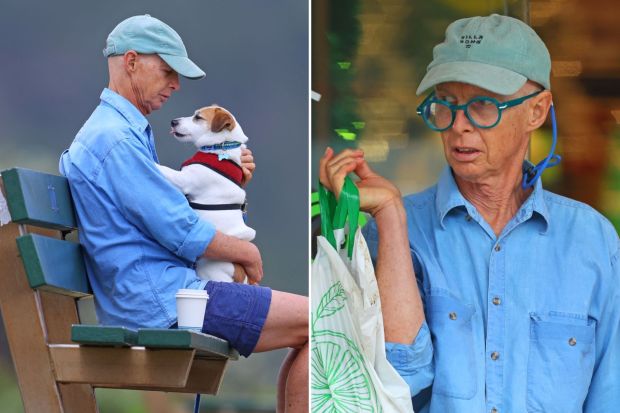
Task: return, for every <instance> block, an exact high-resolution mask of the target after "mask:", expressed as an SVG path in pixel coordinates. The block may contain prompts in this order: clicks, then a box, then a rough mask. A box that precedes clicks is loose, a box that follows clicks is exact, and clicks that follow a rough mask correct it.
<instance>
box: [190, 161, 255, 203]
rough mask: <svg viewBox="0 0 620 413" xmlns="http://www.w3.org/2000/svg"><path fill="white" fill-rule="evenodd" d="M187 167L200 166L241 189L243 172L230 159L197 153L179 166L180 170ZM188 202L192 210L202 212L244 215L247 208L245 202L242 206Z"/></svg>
mask: <svg viewBox="0 0 620 413" xmlns="http://www.w3.org/2000/svg"><path fill="white" fill-rule="evenodd" d="M187 165H202V166H204V167H206V168H209V169H211V170H212V171H214V172H217V173H218V174H220V175H222V176H223V177H224V178H226V179H228V180H229V181H231V182H233V183H234V184H235V185H237V186H238V187H239V188H241V181H242V180H243V170H242V169H241V167H240V166H239V165H238V164H237V163H236V162H234V161H231V160H230V159H219V155H218V154H216V153H207V152H202V151H198V152H196V153H195V154H194V156H192V157H191V158H189V159H188V160H186V161H185V162H183V164H181V168H183V167H185V166H187ZM188 202H189V205H190V206H191V207H192V208H194V209H200V210H203V211H224V210H234V209H240V210H241V211H242V212H244V213H245V212H246V207H247V202H244V203H243V204H199V203H196V202H191V201H188Z"/></svg>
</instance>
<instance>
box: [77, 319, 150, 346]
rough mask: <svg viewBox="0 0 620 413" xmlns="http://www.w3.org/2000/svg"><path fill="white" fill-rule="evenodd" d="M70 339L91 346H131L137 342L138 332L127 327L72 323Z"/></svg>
mask: <svg viewBox="0 0 620 413" xmlns="http://www.w3.org/2000/svg"><path fill="white" fill-rule="evenodd" d="M71 340H72V341H73V342H75V343H79V344H83V345H91V346H114V347H131V346H135V345H136V344H137V343H138V332H137V331H136V330H132V329H130V328H127V327H117V326H90V325H82V324H74V325H72V326H71Z"/></svg>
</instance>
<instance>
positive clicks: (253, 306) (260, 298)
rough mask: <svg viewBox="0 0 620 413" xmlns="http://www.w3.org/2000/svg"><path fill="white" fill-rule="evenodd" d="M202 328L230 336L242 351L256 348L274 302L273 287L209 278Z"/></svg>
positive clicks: (232, 342)
mask: <svg viewBox="0 0 620 413" xmlns="http://www.w3.org/2000/svg"><path fill="white" fill-rule="evenodd" d="M205 290H207V293H209V301H207V310H206V311H205V318H204V322H203V325H202V332H203V333H206V334H211V335H213V336H216V337H220V338H223V339H225V340H227V341H228V342H229V343H230V345H231V346H232V347H233V348H235V349H236V350H237V351H238V352H239V354H241V355H242V356H244V357H248V356H249V355H250V354H252V351H254V348H255V347H256V343H258V338H259V337H260V333H261V331H262V330H263V326H264V325H265V320H266V319H267V313H268V312H269V306H270V304H271V289H270V288H268V287H261V286H258V285H247V284H238V283H234V282H218V281H209V282H207V285H206V287H205Z"/></svg>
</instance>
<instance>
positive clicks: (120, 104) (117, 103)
mask: <svg viewBox="0 0 620 413" xmlns="http://www.w3.org/2000/svg"><path fill="white" fill-rule="evenodd" d="M100 99H101V101H102V102H105V103H107V104H108V105H110V106H112V107H113V108H114V109H116V110H117V111H118V112H119V113H120V114H121V115H123V117H124V118H125V119H127V122H129V123H130V124H131V125H132V126H134V127H136V128H137V129H139V130H140V131H143V132H147V128H148V127H149V121H148V120H147V119H146V118H145V117H144V115H143V114H142V113H141V112H140V111H139V110H138V108H136V107H135V106H134V105H133V103H131V102H130V101H129V100H127V99H125V98H124V97H123V96H121V95H119V94H118V93H116V92H114V91H112V90H110V89H108V88H105V89H103V92H101V96H100ZM147 134H148V133H147Z"/></svg>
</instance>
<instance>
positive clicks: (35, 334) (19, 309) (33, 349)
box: [0, 223, 97, 413]
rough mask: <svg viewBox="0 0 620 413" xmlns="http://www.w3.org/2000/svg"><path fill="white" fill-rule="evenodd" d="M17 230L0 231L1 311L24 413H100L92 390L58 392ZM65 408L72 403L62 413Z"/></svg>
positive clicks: (12, 226) (13, 226)
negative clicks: (18, 243)
mask: <svg viewBox="0 0 620 413" xmlns="http://www.w3.org/2000/svg"><path fill="white" fill-rule="evenodd" d="M18 236H19V227H18V225H17V224H13V223H11V224H7V225H4V226H2V227H0V308H1V309H2V318H3V321H4V327H5V331H6V335H7V341H8V342H9V348H10V349H11V356H12V358H13V364H14V366H15V372H16V375H17V381H18V383H19V389H20V392H21V396H22V401H23V404H24V411H25V412H26V413H40V412H49V413H66V412H83V413H90V412H97V408H96V404H95V399H94V392H93V390H92V387H90V386H88V387H83V386H78V387H76V386H73V385H72V386H70V387H64V386H62V387H60V386H59V385H58V384H57V383H56V379H55V377H54V372H53V371H52V368H51V365H52V361H51V359H50V354H49V352H48V349H47V345H46V341H47V337H46V331H45V330H44V329H43V325H44V324H45V320H43V317H42V315H41V312H40V306H41V303H40V300H39V297H38V295H37V293H36V292H35V291H33V290H32V289H31V288H30V286H29V285H28V282H27V278H26V275H25V274H24V268H23V265H22V263H21V259H20V257H19V252H18V250H17V244H16V243H15V238H16V237H18ZM63 402H64V403H68V404H67V405H66V407H63Z"/></svg>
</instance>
